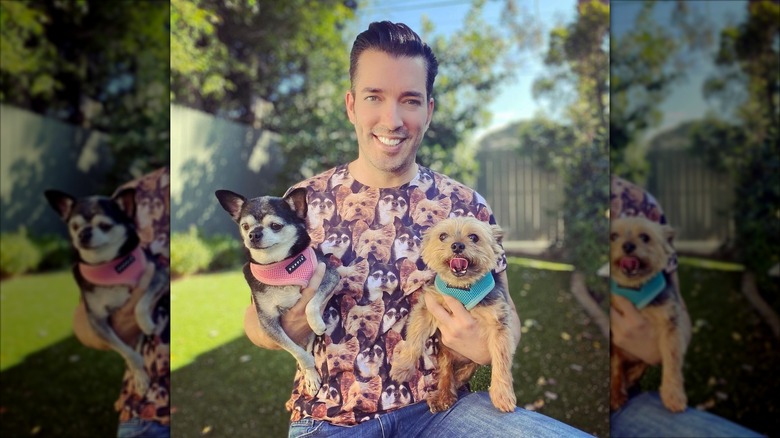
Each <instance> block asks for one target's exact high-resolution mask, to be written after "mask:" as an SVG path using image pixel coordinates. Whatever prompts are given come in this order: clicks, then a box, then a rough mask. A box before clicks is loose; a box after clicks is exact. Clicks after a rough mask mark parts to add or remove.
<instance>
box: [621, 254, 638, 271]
mask: <svg viewBox="0 0 780 438" xmlns="http://www.w3.org/2000/svg"><path fill="white" fill-rule="evenodd" d="M620 267H621V268H622V269H625V270H627V271H633V270H635V269H639V259H638V258H636V257H623V258H622V259H620Z"/></svg>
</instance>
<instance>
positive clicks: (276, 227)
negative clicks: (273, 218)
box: [271, 222, 283, 231]
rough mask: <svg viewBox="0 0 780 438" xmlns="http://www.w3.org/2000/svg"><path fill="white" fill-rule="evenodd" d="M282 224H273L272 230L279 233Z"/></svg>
mask: <svg viewBox="0 0 780 438" xmlns="http://www.w3.org/2000/svg"><path fill="white" fill-rule="evenodd" d="M282 227H283V226H282V224H277V223H276V222H271V229H272V230H274V231H279V230H281V229H282Z"/></svg>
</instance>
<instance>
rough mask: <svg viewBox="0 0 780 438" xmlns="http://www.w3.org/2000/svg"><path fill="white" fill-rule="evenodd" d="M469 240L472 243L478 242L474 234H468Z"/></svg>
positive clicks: (477, 237)
mask: <svg viewBox="0 0 780 438" xmlns="http://www.w3.org/2000/svg"><path fill="white" fill-rule="evenodd" d="M469 240H471V241H472V242H474V243H477V242H479V236H477V235H476V234H469Z"/></svg>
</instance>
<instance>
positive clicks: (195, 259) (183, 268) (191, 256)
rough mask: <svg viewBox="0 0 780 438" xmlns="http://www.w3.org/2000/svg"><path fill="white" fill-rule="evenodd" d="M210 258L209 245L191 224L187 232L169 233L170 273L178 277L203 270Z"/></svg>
mask: <svg viewBox="0 0 780 438" xmlns="http://www.w3.org/2000/svg"><path fill="white" fill-rule="evenodd" d="M211 260H212V253H211V250H210V249H209V247H208V246H207V245H206V244H205V243H204V242H203V240H201V238H200V237H198V231H197V229H196V228H195V226H192V227H191V228H190V230H189V232H187V233H173V234H171V275H172V276H173V277H180V276H182V275H191V274H194V273H196V272H200V271H203V270H205V269H206V268H207V267H208V266H209V263H211Z"/></svg>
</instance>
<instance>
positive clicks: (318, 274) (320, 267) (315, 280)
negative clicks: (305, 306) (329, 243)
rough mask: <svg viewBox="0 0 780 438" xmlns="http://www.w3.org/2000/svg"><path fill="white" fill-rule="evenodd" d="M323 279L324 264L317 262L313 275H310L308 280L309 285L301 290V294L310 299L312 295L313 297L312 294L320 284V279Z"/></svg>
mask: <svg viewBox="0 0 780 438" xmlns="http://www.w3.org/2000/svg"><path fill="white" fill-rule="evenodd" d="M324 277H325V263H322V262H319V263H317V268H316V269H315V270H314V274H312V276H311V279H309V284H307V285H306V287H304V288H303V289H301V294H302V295H303V296H304V297H306V296H308V297H309V298H311V296H312V295H314V292H316V291H317V289H318V288H319V287H320V283H322V279H323V278H324Z"/></svg>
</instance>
